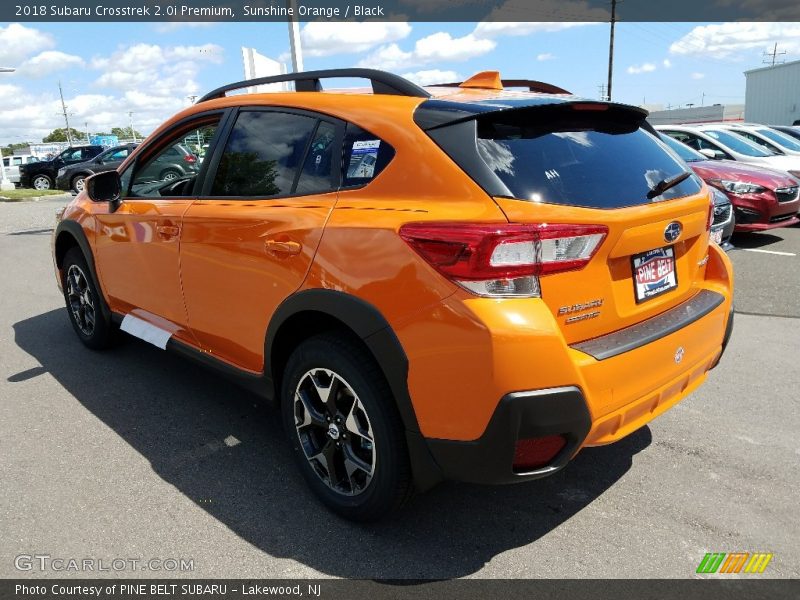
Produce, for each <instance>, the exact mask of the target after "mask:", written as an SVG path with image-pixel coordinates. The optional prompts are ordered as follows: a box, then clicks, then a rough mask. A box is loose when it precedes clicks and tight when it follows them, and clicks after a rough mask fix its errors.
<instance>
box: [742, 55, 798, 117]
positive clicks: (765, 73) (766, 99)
mask: <svg viewBox="0 0 800 600" xmlns="http://www.w3.org/2000/svg"><path fill="white" fill-rule="evenodd" d="M744 76H745V77H746V78H747V88H746V91H745V107H746V108H745V113H744V116H745V120H746V121H748V122H751V123H764V124H767V125H792V124H794V123H795V121H800V60H796V61H793V62H788V63H784V64H780V65H775V66H771V67H762V68H760V69H752V70H750V71H745V73H744Z"/></svg>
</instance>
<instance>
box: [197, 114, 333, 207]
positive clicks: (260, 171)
mask: <svg viewBox="0 0 800 600" xmlns="http://www.w3.org/2000/svg"><path fill="white" fill-rule="evenodd" d="M316 127H317V119H314V118H312V117H306V116H302V115H296V114H290V113H281V112H271V111H246V112H242V113H240V114H239V116H238V118H237V119H236V124H235V125H234V127H233V130H232V131H231V134H230V137H229V138H228V142H227V144H226V145H225V150H224V152H223V153H222V158H221V159H220V162H219V167H218V169H217V174H216V177H215V178H214V184H213V186H212V189H211V194H212V195H214V196H258V197H264V196H286V195H289V194H291V193H292V192H293V188H294V182H295V176H296V175H297V171H298V169H300V167H301V165H303V162H304V158H305V155H306V148H307V147H308V144H309V141H311V139H312V136H313V135H314V132H315V130H316Z"/></svg>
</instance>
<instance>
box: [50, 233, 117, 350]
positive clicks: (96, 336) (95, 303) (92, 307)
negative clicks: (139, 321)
mask: <svg viewBox="0 0 800 600" xmlns="http://www.w3.org/2000/svg"><path fill="white" fill-rule="evenodd" d="M61 273H62V280H61V284H62V287H63V288H64V302H65V303H66V305H67V314H68V315H69V320H70V322H71V323H72V328H73V329H74V330H75V333H77V334H78V338H80V340H81V342H83V344H84V345H85V346H87V347H88V348H92V349H93V350H102V349H103V348H108V347H109V346H110V345H111V343H112V341H113V336H114V327H113V324H112V323H111V320H110V318H106V317H105V316H104V315H105V314H107V313H106V311H104V310H103V309H102V306H103V302H104V300H103V297H102V296H101V295H100V294H99V293H98V291H97V287H96V286H95V283H94V279H93V278H92V273H91V271H90V270H89V266H88V265H87V264H86V259H85V258H84V256H83V252H81V250H80V248H78V247H73V248H70V249H69V250H68V251H67V254H66V255H65V256H64V262H63V265H62V269H61Z"/></svg>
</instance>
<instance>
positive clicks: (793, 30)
mask: <svg viewBox="0 0 800 600" xmlns="http://www.w3.org/2000/svg"><path fill="white" fill-rule="evenodd" d="M608 37H609V25H608V24H607V23H590V24H582V23H492V24H487V23H407V22H389V23H381V22H365V23H355V22H353V23H319V22H317V23H304V24H302V29H301V40H302V45H303V50H304V63H305V68H306V69H307V70H311V69H326V68H342V67H353V66H362V67H374V68H382V69H386V70H389V71H393V72H395V73H398V74H401V75H405V76H407V77H409V78H411V79H413V80H415V81H417V82H419V83H422V84H423V85H424V84H429V83H435V82H443V81H460V80H463V79H464V78H466V77H469V76H470V75H472V74H474V73H476V72H478V71H483V70H499V71H500V72H501V74H502V76H503V77H504V78H520V79H522V78H525V79H536V80H539V81H546V82H549V83H553V84H555V85H558V86H560V87H562V88H564V89H567V90H569V91H571V92H572V93H574V94H577V95H580V96H583V97H587V98H598V97H599V95H600V86H601V85H602V84H605V82H606V79H607V70H608V63H607V61H608ZM775 43H777V44H778V51H779V52H782V51H786V54H785V55H781V56H779V60H786V61H792V60H798V59H800V23H723V24H714V23H618V24H617V30H616V40H615V56H614V67H615V68H614V83H613V99H614V100H615V101H620V102H627V103H631V104H648V105H663V106H664V107H667V106H671V107H677V106H685V105H686V104H688V103H694V104H697V105H699V104H701V103H704V104H714V103H723V104H734V103H743V102H744V95H745V77H744V74H743V72H744V71H745V70H748V69H753V68H758V67H762V66H764V64H762V61H763V60H764V57H763V53H764V52H765V51H767V50H769V51H771V50H772V49H773V44H775ZM242 46H248V47H253V48H255V49H256V50H258V51H259V52H260V53H261V54H264V55H266V56H269V57H272V58H279V59H281V60H288V51H289V40H288V28H287V25H286V24H285V23H231V24H228V23H213V24H212V23H85V24H84V23H24V24H23V23H0V67H15V68H16V69H17V71H16V72H14V73H0V144H4V145H5V144H10V143H20V142H25V141H29V142H31V141H32V142H39V141H41V138H42V137H44V136H45V135H47V134H48V133H49V132H50V131H51V130H52V129H54V128H57V127H63V126H64V118H63V115H62V114H61V105H60V100H59V96H58V81H59V80H60V81H61V84H62V87H63V91H64V99H65V103H66V104H67V112H68V113H69V115H70V125H71V126H73V127H75V128H76V129H80V130H82V131H85V130H86V128H87V126H86V124H87V123H88V129H89V130H90V131H91V132H97V131H103V130H105V131H108V130H110V129H111V128H112V127H125V126H127V125H128V124H129V116H128V112H129V111H132V112H133V115H132V120H133V123H134V127H135V128H136V129H137V130H138V131H140V132H142V133H144V134H148V133H150V132H151V131H152V130H153V129H154V128H155V127H157V126H158V125H159V124H160V123H161V122H162V121H164V120H165V119H167V118H168V117H169V116H171V115H172V114H174V113H175V112H177V111H178V110H180V109H181V108H183V107H186V106H188V105H189V99H188V98H187V97H188V96H190V95H198V94H200V95H201V94H203V93H205V92H207V91H209V90H211V89H213V88H215V87H218V86H220V85H223V84H225V83H230V82H233V81H237V80H240V79H243V78H244V71H243V65H242V54H241V47H242Z"/></svg>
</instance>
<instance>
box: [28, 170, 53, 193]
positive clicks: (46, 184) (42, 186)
mask: <svg viewBox="0 0 800 600" xmlns="http://www.w3.org/2000/svg"><path fill="white" fill-rule="evenodd" d="M37 182H38V185H37ZM31 187H33V189H35V190H50V189H53V180H52V179H50V178H49V177H48V176H47V175H42V174H39V175H34V176H33V179H31Z"/></svg>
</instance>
